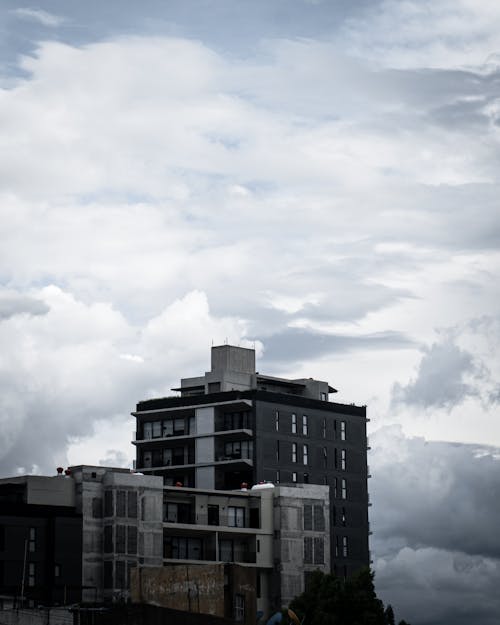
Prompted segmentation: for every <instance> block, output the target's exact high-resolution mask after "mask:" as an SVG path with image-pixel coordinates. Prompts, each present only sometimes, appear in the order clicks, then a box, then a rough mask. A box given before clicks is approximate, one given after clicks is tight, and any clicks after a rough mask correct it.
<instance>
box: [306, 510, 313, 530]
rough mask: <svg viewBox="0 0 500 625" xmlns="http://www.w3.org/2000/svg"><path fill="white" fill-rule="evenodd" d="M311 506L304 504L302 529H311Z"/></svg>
mask: <svg viewBox="0 0 500 625" xmlns="http://www.w3.org/2000/svg"><path fill="white" fill-rule="evenodd" d="M312 510H313V508H312V506H310V505H305V506H304V530H312V528H313V513H312Z"/></svg>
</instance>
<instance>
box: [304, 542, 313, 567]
mask: <svg viewBox="0 0 500 625" xmlns="http://www.w3.org/2000/svg"><path fill="white" fill-rule="evenodd" d="M312 563H313V539H312V538H311V536H304V564H312Z"/></svg>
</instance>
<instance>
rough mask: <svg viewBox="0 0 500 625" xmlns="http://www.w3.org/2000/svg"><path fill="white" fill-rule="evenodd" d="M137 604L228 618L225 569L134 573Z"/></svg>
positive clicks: (152, 569)
mask: <svg viewBox="0 0 500 625" xmlns="http://www.w3.org/2000/svg"><path fill="white" fill-rule="evenodd" d="M130 587H131V597H132V601H133V602H134V603H142V602H144V603H151V604H153V605H157V606H161V607H165V608H174V609H176V610H185V611H188V612H199V613H204V614H213V615H216V616H224V565H223V564H206V565H201V564H200V565H186V566H184V565H172V566H164V567H144V568H141V569H134V570H133V571H132V574H131V585H130Z"/></svg>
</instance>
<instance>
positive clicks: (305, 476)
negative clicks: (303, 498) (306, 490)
mask: <svg viewBox="0 0 500 625" xmlns="http://www.w3.org/2000/svg"><path fill="white" fill-rule="evenodd" d="M304 484H309V473H304Z"/></svg>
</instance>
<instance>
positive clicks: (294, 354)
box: [262, 328, 413, 363]
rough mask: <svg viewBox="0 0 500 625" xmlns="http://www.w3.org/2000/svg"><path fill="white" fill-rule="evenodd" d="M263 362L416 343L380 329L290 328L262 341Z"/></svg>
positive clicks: (398, 334) (278, 361) (398, 347)
mask: <svg viewBox="0 0 500 625" xmlns="http://www.w3.org/2000/svg"><path fill="white" fill-rule="evenodd" d="M263 343H264V348H265V349H264V354H263V357H262V361H263V363H281V362H283V363H285V362H288V363H289V362H294V361H295V362H300V361H301V360H304V359H306V360H307V359H312V358H320V357H321V356H324V355H326V354H331V353H347V352H352V351H355V350H360V349H369V350H370V349H401V348H408V347H411V346H412V345H413V342H412V341H411V339H409V338H408V337H406V336H404V335H403V334H400V333H399V332H377V333H373V334H365V335H361V336H349V335H340V334H326V333H325V334H320V333H319V332H312V331H308V330H302V329H298V328H288V329H286V330H283V331H282V332H279V333H276V334H273V335H271V336H268V337H267V338H265V339H264V340H263Z"/></svg>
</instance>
